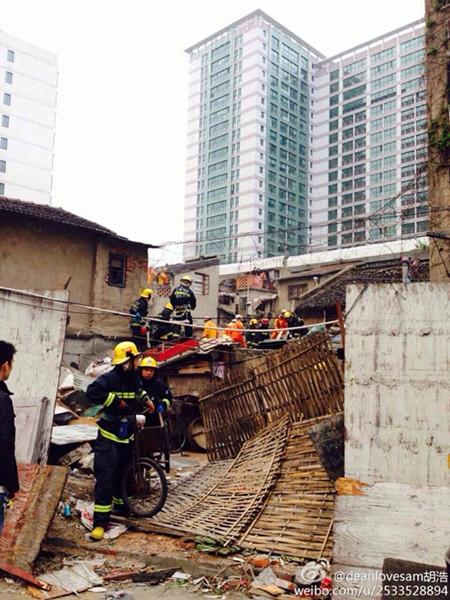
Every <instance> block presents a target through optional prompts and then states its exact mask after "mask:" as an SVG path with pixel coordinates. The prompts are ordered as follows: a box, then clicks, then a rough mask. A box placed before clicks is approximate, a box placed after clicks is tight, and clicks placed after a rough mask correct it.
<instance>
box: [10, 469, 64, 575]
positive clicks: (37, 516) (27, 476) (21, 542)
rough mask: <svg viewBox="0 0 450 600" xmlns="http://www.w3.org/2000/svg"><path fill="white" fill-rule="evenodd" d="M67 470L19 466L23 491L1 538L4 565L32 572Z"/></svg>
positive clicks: (17, 498)
mask: <svg viewBox="0 0 450 600" xmlns="http://www.w3.org/2000/svg"><path fill="white" fill-rule="evenodd" d="M67 473H68V471H67V469H66V468H65V467H52V466H48V465H47V466H44V467H41V466H39V465H33V464H20V465H19V481H20V491H19V492H18V493H17V495H16V497H15V498H14V503H13V506H12V508H11V509H9V510H8V512H7V516H6V520H5V526H4V528H3V532H2V535H1V536H0V563H7V564H8V565H10V566H13V567H15V568H19V569H22V570H23V571H26V572H31V568H32V565H33V562H34V560H35V559H36V557H37V555H38V553H39V549H40V546H41V542H42V540H43V539H44V537H45V535H46V533H47V530H48V528H49V525H50V522H51V520H52V518H53V515H54V513H55V510H56V507H57V505H58V502H59V499H60V497H61V494H62V491H63V489H64V485H65V483H66V479H67Z"/></svg>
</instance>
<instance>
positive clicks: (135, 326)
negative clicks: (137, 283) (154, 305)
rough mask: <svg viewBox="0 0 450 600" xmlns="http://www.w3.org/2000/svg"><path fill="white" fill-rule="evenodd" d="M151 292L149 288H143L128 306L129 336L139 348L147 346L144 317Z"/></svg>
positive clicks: (143, 348) (146, 313) (142, 348)
mask: <svg viewBox="0 0 450 600" xmlns="http://www.w3.org/2000/svg"><path fill="white" fill-rule="evenodd" d="M152 294H153V291H152V290H151V289H150V288H144V289H143V290H142V292H141V295H140V296H139V298H136V300H135V301H134V302H133V305H132V306H131V308H130V315H131V320H130V333H131V338H132V340H133V342H134V343H135V344H136V346H137V347H138V348H139V349H140V350H145V349H146V348H147V322H146V321H145V317H146V316H147V315H148V303H149V300H150V298H151V297H152Z"/></svg>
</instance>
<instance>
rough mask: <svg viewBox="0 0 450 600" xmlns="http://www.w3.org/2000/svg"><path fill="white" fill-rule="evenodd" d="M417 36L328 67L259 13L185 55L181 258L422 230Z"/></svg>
mask: <svg viewBox="0 0 450 600" xmlns="http://www.w3.org/2000/svg"><path fill="white" fill-rule="evenodd" d="M423 28H424V25H423V22H416V23H413V24H411V25H408V26H406V27H404V28H402V29H399V30H397V31H394V32H390V33H389V34H387V35H385V36H383V37H380V38H377V39H375V40H371V41H370V42H367V43H366V44H364V45H360V46H358V47H356V48H352V49H351V50H348V51H347V52H344V53H342V54H339V55H337V56H334V57H331V58H325V57H324V56H323V55H322V54H321V53H320V52H318V51H317V50H315V49H314V48H313V47H312V46H310V45H309V44H307V43H306V42H305V41H303V40H302V39H300V38H299V37H297V36H296V35H295V34H293V33H292V32H291V31H289V30H288V29H286V28H285V27H283V26H282V25H281V24H279V23H277V22H276V21H274V20H273V19H271V18H270V17H269V16H268V15H266V14H265V13H263V12H262V11H260V10H257V11H255V12H253V13H251V14H250V15H248V16H246V17H244V18H243V19H241V20H239V21H237V22H235V23H233V24H232V25H230V26H229V27H227V28H225V29H223V30H221V31H219V32H217V33H216V34H214V35H212V36H210V37H208V38H207V39H205V40H202V41H201V42H200V43H198V44H196V45H195V46H193V47H192V48H189V49H188V50H187V52H188V54H189V56H190V87H189V116H188V150H187V165H186V198H185V222H184V239H185V258H192V257H194V256H200V255H208V254H218V255H220V256H221V258H222V260H223V261H224V262H237V261H241V260H251V259H253V258H259V257H263V256H276V255H280V254H287V255H292V254H302V253H305V252H307V251H310V250H316V249H317V250H319V249H320V250H323V249H326V248H336V247H341V246H344V247H345V246H351V245H355V244H363V243H367V242H375V241H380V240H391V239H396V238H399V237H401V236H413V235H416V234H420V233H421V232H423V231H425V230H426V227H427V222H426V211H427V208H426V173H425V169H424V165H425V162H426V152H427V150H426V114H425V111H426V109H425V91H424V90H425V82H424V75H423V71H424V67H423V61H424V38H423Z"/></svg>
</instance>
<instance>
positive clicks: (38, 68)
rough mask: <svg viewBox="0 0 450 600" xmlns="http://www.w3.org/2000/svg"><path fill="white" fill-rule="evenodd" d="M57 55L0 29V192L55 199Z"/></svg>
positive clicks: (32, 198)
mask: <svg viewBox="0 0 450 600" xmlns="http://www.w3.org/2000/svg"><path fill="white" fill-rule="evenodd" d="M57 85H58V63H57V56H56V54H53V53H52V52H48V51H47V50H43V49H42V48H38V47H37V46H34V45H32V44H29V43H27V42H24V41H22V40H20V39H18V38H15V37H12V36H10V35H8V34H6V33H5V32H4V31H0V195H4V196H8V197H10V198H18V199H20V200H27V201H31V202H37V203H41V204H50V203H51V194H52V172H53V152H54V144H55V118H56V99H57Z"/></svg>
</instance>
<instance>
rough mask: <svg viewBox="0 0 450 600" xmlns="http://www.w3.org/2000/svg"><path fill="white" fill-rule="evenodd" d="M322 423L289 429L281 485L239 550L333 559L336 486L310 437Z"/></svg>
mask: <svg viewBox="0 0 450 600" xmlns="http://www.w3.org/2000/svg"><path fill="white" fill-rule="evenodd" d="M321 420H323V419H322V418H316V419H309V420H307V421H303V422H299V423H294V424H292V426H291V427H290V431H289V435H288V440H287V445H286V448H285V455H284V459H283V462H282V465H281V472H280V474H279V477H278V479H277V482H276V485H275V487H274V489H273V490H272V492H271V494H270V496H269V497H268V498H267V501H266V503H265V505H264V507H263V509H262V511H261V513H260V515H259V516H258V517H257V518H256V520H255V521H254V522H253V523H252V524H251V525H250V526H249V528H248V529H247V531H246V532H245V533H244V534H243V535H242V537H241V538H240V539H239V540H238V542H237V544H238V545H239V546H241V547H243V548H251V549H252V550H255V549H256V550H260V551H264V552H270V553H276V554H283V555H286V556H289V557H292V558H295V559H305V558H308V559H318V558H320V557H322V556H324V557H326V558H331V551H332V538H331V529H332V524H333V510H334V485H333V483H332V482H331V481H330V479H329V477H328V475H327V472H326V471H325V469H324V468H323V467H322V465H321V463H320V461H319V457H318V454H317V452H316V450H315V448H314V445H313V443H312V441H311V439H310V437H309V435H308V430H309V429H310V428H311V427H312V426H313V425H316V424H317V423H318V422H320V421H321Z"/></svg>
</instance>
